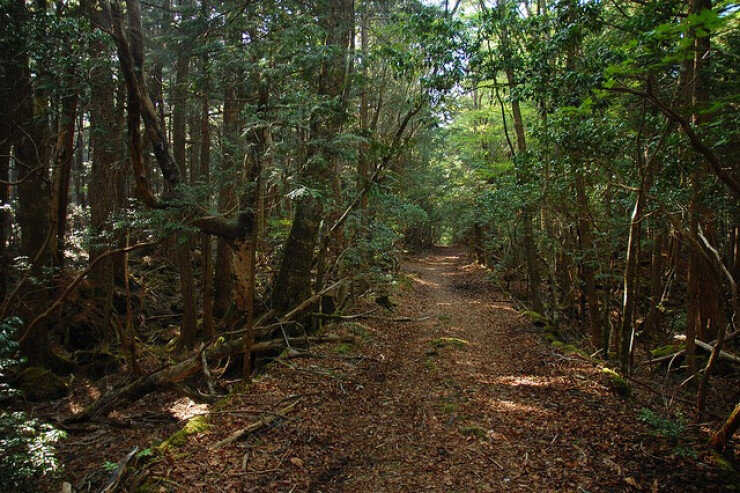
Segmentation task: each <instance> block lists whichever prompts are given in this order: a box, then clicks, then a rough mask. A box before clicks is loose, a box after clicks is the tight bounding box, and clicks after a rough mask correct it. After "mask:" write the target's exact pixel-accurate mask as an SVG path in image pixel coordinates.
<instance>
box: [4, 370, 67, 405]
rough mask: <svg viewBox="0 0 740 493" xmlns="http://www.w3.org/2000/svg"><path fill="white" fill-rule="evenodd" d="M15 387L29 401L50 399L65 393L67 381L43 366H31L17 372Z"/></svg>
mask: <svg viewBox="0 0 740 493" xmlns="http://www.w3.org/2000/svg"><path fill="white" fill-rule="evenodd" d="M16 387H17V388H18V390H20V391H21V392H22V393H23V397H25V398H26V399H27V400H29V401H50V400H54V399H59V398H61V397H64V396H65V395H67V390H68V385H67V383H66V382H65V381H64V380H62V379H61V378H59V377H58V376H56V375H55V374H54V373H52V372H50V371H49V370H46V369H44V368H39V367H37V366H32V367H30V368H26V369H25V370H23V371H21V372H20V373H18V375H17V376H16Z"/></svg>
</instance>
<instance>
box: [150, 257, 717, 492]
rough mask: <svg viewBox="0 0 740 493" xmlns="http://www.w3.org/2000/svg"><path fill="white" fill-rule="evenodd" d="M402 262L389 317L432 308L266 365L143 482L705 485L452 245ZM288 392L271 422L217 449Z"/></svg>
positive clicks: (589, 368) (194, 485) (180, 485)
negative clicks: (291, 406)
mask: <svg viewBox="0 0 740 493" xmlns="http://www.w3.org/2000/svg"><path fill="white" fill-rule="evenodd" d="M403 270H404V271H405V272H406V274H407V277H408V279H409V280H410V281H409V283H408V284H409V285H408V286H406V287H405V288H404V289H403V290H402V292H401V294H400V295H399V296H398V297H396V298H395V301H396V302H397V303H398V305H399V306H398V307H397V309H396V312H395V313H394V314H393V316H410V317H429V318H428V319H425V320H424V321H420V322H414V323H389V322H384V321H380V320H370V321H369V323H368V324H367V325H361V324H354V323H347V324H344V330H345V331H346V332H348V333H353V334H355V335H356V336H358V338H359V339H360V341H361V342H359V343H358V344H357V345H346V344H345V345H334V346H321V347H319V348H314V351H315V353H314V356H312V357H308V358H295V359H289V360H286V361H283V362H282V363H277V364H274V365H273V368H272V369H271V371H270V372H268V374H267V375H266V376H264V377H262V378H260V379H259V380H258V381H257V382H256V383H255V384H254V386H253V388H251V389H250V390H249V391H248V392H245V393H244V394H243V395H239V396H236V397H234V398H232V399H231V401H230V402H228V403H227V404H226V405H225V406H222V407H221V408H220V410H219V411H217V412H218V413H220V414H214V415H211V418H210V419H211V423H212V424H211V428H210V429H209V430H208V431H206V432H204V433H199V434H195V435H192V436H190V437H188V441H187V444H186V445H185V446H184V447H182V448H178V449H174V450H171V451H170V452H168V453H167V454H166V455H167V456H170V457H171V459H169V458H167V457H166V458H165V459H162V460H159V461H158V462H156V463H155V464H153V465H151V466H150V467H149V472H150V476H149V480H150V481H151V482H153V483H155V484H158V485H159V486H162V487H164V488H165V490H164V491H167V490H177V491H182V490H188V491H204V490H207V491H315V492H319V491H363V492H364V491H368V492H377V491H390V492H396V491H423V490H429V491H563V490H565V491H587V492H595V491H630V490H632V491H636V490H637V489H642V490H645V491H679V490H680V491H687V490H692V489H700V488H699V487H698V486H694V485H704V486H705V488H706V484H707V483H706V481H707V479H706V477H704V476H705V474H704V473H703V471H701V470H700V469H697V466H695V465H694V462H684V460H683V459H681V458H679V457H676V456H675V455H673V454H672V452H670V449H671V447H672V446H673V444H671V443H670V442H669V441H667V439H663V438H655V437H652V436H650V435H649V430H648V429H647V427H646V425H643V424H642V423H640V422H639V421H638V420H637V411H638V410H639V408H640V405H638V404H636V403H635V402H633V401H629V400H625V399H622V398H620V397H618V396H616V395H614V394H613V393H612V392H611V391H610V390H609V389H608V388H607V386H606V378H605V377H604V376H603V375H602V374H601V373H600V372H599V371H598V370H597V369H596V368H594V367H593V365H591V364H589V363H586V362H583V361H580V360H578V359H577V358H568V357H566V356H564V355H563V354H561V353H558V352H556V351H555V350H554V349H552V348H551V347H550V346H549V345H548V344H547V343H546V342H543V340H542V338H541V337H540V336H539V335H537V334H536V333H535V332H534V330H533V327H531V325H530V324H529V322H528V321H527V320H526V319H525V318H523V317H521V316H520V315H519V314H518V313H517V312H516V310H514V308H513V307H512V305H511V304H510V303H509V302H508V301H507V300H506V299H505V298H504V297H503V296H502V295H501V294H500V293H497V292H496V290H495V289H494V287H493V285H492V284H491V283H490V282H489V281H488V280H487V275H486V273H485V272H484V271H483V270H482V269H481V268H480V267H478V266H475V265H470V264H468V263H467V262H466V260H465V255H464V252H462V251H459V250H454V249H438V250H435V251H433V252H431V253H430V254H428V255H426V256H423V257H419V258H416V259H412V260H408V261H407V262H405V263H404V265H403ZM291 396H292V397H291ZM297 398H300V400H299V403H298V405H297V407H296V410H295V411H294V412H292V413H291V414H289V415H288V416H287V417H286V419H284V420H282V421H281V422H280V423H279V424H278V425H277V426H275V427H272V428H270V429H269V430H266V431H264V432H262V433H260V434H257V435H252V436H250V437H249V438H247V439H246V440H245V441H241V442H236V443H234V444H231V445H229V446H226V447H224V448H219V449H216V448H214V444H215V443H216V442H217V441H218V440H221V439H223V438H224V437H226V436H228V435H229V434H230V433H232V432H233V431H234V430H235V429H238V428H240V427H243V426H246V425H247V424H249V423H251V422H254V421H255V419H256V418H257V417H258V415H256V414H255V413H257V412H258V411H259V410H266V409H270V410H276V409H279V408H281V407H284V406H285V403H286V402H289V401H290V400H291V399H297ZM700 465H701V464H700ZM668 468H669V469H670V471H669V470H667V469H668ZM705 490H706V489H705Z"/></svg>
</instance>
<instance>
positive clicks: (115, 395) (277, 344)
mask: <svg viewBox="0 0 740 493" xmlns="http://www.w3.org/2000/svg"><path fill="white" fill-rule="evenodd" d="M244 339H245V338H244V337H240V338H238V339H234V340H232V341H228V342H226V343H223V344H221V345H218V346H215V347H212V348H210V349H208V350H205V351H203V352H202V353H201V352H200V351H199V352H198V353H196V354H195V355H193V356H191V357H189V358H187V359H185V360H183V361H181V362H179V363H175V364H173V365H170V366H167V367H165V368H160V369H159V370H157V371H155V372H153V373H150V374H149V375H145V376H143V377H140V378H137V379H135V380H133V381H132V382H130V383H128V384H126V385H124V386H123V387H122V388H119V389H116V390H112V391H111V392H108V393H107V394H105V395H104V396H102V397H101V398H100V399H98V400H96V401H95V402H93V403H92V404H90V405H89V406H87V407H86V408H85V409H84V410H82V411H80V412H79V413H77V414H75V415H74V416H70V417H69V418H67V419H66V420H64V423H65V424H69V423H80V422H83V421H87V420H90V419H92V418H93V417H95V416H97V415H101V414H107V413H108V412H110V411H111V410H113V408H115V407H116V406H118V405H119V404H122V403H124V402H132V401H136V400H138V399H141V398H142V397H144V396H146V395H147V394H150V393H151V392H154V391H157V390H165V389H170V388H173V387H176V386H177V384H179V383H180V382H183V381H184V380H186V379H188V378H190V377H192V376H193V375H195V374H197V373H199V372H200V371H201V370H202V369H203V360H204V359H205V360H206V361H208V360H211V361H217V360H219V359H221V358H226V357H229V356H234V355H237V354H240V353H242V352H243V348H244ZM354 340H355V339H354V338H353V337H344V336H331V335H329V336H321V337H296V338H294V339H290V340H289V342H291V343H293V344H295V345H307V344H321V343H331V342H352V341H354ZM285 347H286V344H285V340H284V339H282V338H281V339H270V340H268V341H262V342H258V343H257V344H254V345H253V346H252V352H254V353H268V352H271V351H279V350H282V349H284V348H285Z"/></svg>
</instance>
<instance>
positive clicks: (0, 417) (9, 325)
mask: <svg viewBox="0 0 740 493" xmlns="http://www.w3.org/2000/svg"><path fill="white" fill-rule="evenodd" d="M20 325H21V321H20V320H19V319H18V318H8V319H5V320H3V321H2V322H0V379H3V380H4V379H5V378H6V374H7V372H8V370H10V369H12V368H15V367H17V366H18V365H20V364H21V363H22V361H20V360H18V359H16V358H14V357H13V355H14V354H15V352H16V351H17V349H18V344H17V343H16V342H15V340H14V338H13V334H14V333H15V331H16V329H17V328H18V327H19V326H20ZM18 393H19V392H18V390H17V389H15V388H13V387H12V386H11V385H9V384H8V383H6V382H3V383H0V402H5V401H7V400H9V399H10V398H12V397H13V396H15V395H18ZM63 436H64V432H62V431H60V430H57V429H55V428H54V427H52V426H50V425H48V424H44V423H40V422H38V421H37V420H35V419H31V418H29V417H28V416H27V415H26V414H25V413H22V412H6V411H2V412H0V450H2V454H0V484H3V485H6V486H7V487H9V489H10V490H12V491H34V490H35V489H36V488H35V487H34V486H33V480H34V479H35V478H38V477H39V476H44V475H46V474H50V473H52V472H53V471H55V470H56V469H57V466H58V465H57V460H56V457H55V456H54V443H55V442H57V441H58V440H59V439H60V438H62V437H63Z"/></svg>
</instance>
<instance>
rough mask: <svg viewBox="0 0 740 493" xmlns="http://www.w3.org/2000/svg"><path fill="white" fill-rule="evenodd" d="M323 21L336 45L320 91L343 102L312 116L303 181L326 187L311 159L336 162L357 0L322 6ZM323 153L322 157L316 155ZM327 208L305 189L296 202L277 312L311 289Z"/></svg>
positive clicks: (277, 280)
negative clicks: (332, 146) (331, 145)
mask: <svg viewBox="0 0 740 493" xmlns="http://www.w3.org/2000/svg"><path fill="white" fill-rule="evenodd" d="M321 9H322V11H321V12H320V13H319V14H320V22H321V23H322V24H323V25H324V26H325V28H326V31H327V38H326V46H327V47H329V48H333V49H335V51H334V56H332V57H331V58H330V59H328V60H326V61H325V62H324V64H323V66H322V70H321V75H320V77H319V87H318V93H319V95H320V96H323V97H325V98H327V99H335V100H337V99H340V98H341V99H342V103H343V105H342V107H341V108H338V109H335V110H333V111H332V110H329V111H328V112H326V113H325V114H319V113H318V110H317V111H316V113H315V114H314V115H313V116H312V121H311V135H312V140H314V141H315V142H319V143H318V144H316V143H313V144H311V145H310V146H309V150H308V156H307V166H306V168H307V169H306V173H305V175H304V176H303V179H304V181H311V182H312V183H311V184H312V185H313V186H319V187H322V188H323V187H326V186H327V185H328V183H329V182H330V178H331V177H330V176H326V171H322V170H319V169H315V167H316V165H315V164H312V163H311V162H312V161H324V162H327V163H329V162H331V161H332V156H331V151H330V150H329V149H327V148H326V147H325V143H326V142H328V141H329V140H330V139H331V138H332V137H333V136H334V134H335V133H336V132H338V131H339V129H340V128H341V126H342V123H343V122H344V120H345V119H346V115H345V109H344V107H343V106H344V105H346V101H345V100H344V98H343V96H344V90H345V83H346V77H347V67H348V64H347V58H346V51H347V47H348V46H349V43H350V35H351V33H352V32H353V30H354V0H337V1H335V2H327V5H322V6H321ZM319 157H321V159H317V158H319ZM322 211H323V208H322V206H321V204H320V202H319V201H318V200H317V199H316V198H314V197H312V196H310V195H308V194H305V195H303V196H302V197H300V198H299V200H298V203H297V204H296V213H295V217H294V219H293V224H292V226H291V229H290V233H289V235H288V240H287V241H286V244H285V251H284V254H283V259H282V262H281V264H280V270H279V272H278V275H277V277H276V278H275V282H274V290H273V297H272V308H273V309H274V310H276V311H277V312H278V313H281V312H285V311H286V310H288V309H289V308H290V307H292V306H294V305H296V304H297V303H300V302H301V301H303V300H304V299H306V297H307V296H308V295H309V294H310V292H311V268H312V266H313V258H314V249H315V247H316V241H317V235H318V230H319V225H320V223H321V215H322Z"/></svg>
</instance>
